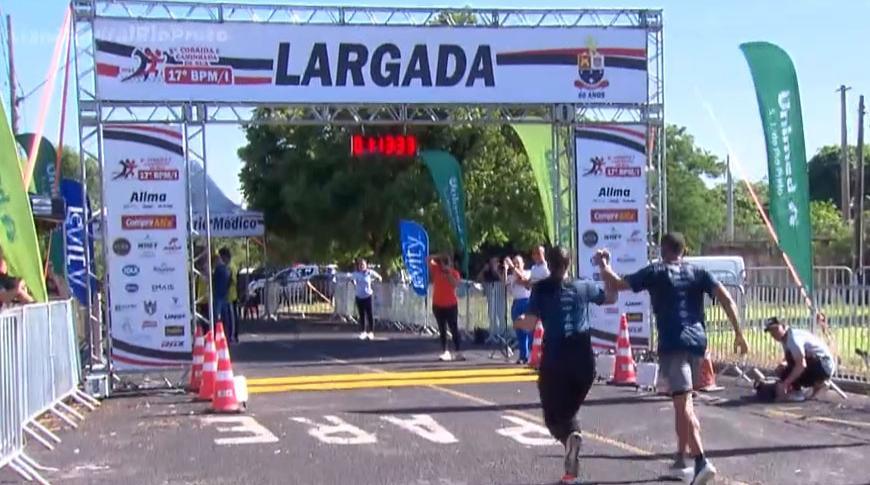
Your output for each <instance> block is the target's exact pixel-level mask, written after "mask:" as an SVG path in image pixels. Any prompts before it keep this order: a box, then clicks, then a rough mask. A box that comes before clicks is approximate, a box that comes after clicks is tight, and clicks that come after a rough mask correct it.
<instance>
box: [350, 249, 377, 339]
mask: <svg viewBox="0 0 870 485" xmlns="http://www.w3.org/2000/svg"><path fill="white" fill-rule="evenodd" d="M352 278H353V284H354V286H355V287H356V309H357V312H358V313H359V326H360V334H359V339H360V340H374V338H375V318H374V312H373V310H372V295H374V290H373V289H372V283H373V282H374V281H383V278H381V275H379V274H378V273H377V272H376V271H375V270H373V269H369V267H368V263H366V260H365V259H362V258H360V259H359V260H357V262H356V272H354V273H353V275H352Z"/></svg>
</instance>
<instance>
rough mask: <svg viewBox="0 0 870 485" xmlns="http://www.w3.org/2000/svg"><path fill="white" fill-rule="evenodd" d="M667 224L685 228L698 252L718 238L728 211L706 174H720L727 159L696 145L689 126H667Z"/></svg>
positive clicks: (712, 176) (689, 239)
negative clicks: (725, 211) (707, 183)
mask: <svg viewBox="0 0 870 485" xmlns="http://www.w3.org/2000/svg"><path fill="white" fill-rule="evenodd" d="M666 135H667V138H666V139H667V178H668V181H667V182H668V194H667V195H668V226H669V227H668V228H669V229H670V230H674V231H679V232H682V233H683V234H684V235H685V236H686V239H687V240H688V243H689V246H690V250H691V251H693V252H697V251H698V250H700V248H701V247H702V246H703V244H704V243H706V242H707V241H709V240H711V239H712V238H718V237H720V236H721V234H722V228H723V227H724V221H725V213H724V211H723V210H721V209H722V207H723V206H722V205H721V204H718V203H717V201H716V198H715V194H714V192H713V190H711V189H709V188H707V186H706V185H705V183H704V178H705V177H708V178H715V177H720V176H721V175H722V174H723V173H724V170H725V165H724V163H723V162H722V161H721V160H719V159H718V158H717V157H716V156H715V155H713V154H711V153H710V152H708V151H707V150H704V149H703V148H700V147H698V146H697V145H695V139H694V137H693V136H692V135H691V134H689V133H688V131H687V130H686V128H683V127H677V126H673V125H670V126H668V127H667V131H666Z"/></svg>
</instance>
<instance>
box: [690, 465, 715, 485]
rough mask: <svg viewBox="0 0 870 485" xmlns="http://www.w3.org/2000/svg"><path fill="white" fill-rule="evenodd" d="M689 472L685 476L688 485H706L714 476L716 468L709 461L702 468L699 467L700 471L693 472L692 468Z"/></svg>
mask: <svg viewBox="0 0 870 485" xmlns="http://www.w3.org/2000/svg"><path fill="white" fill-rule="evenodd" d="M689 470H691V471H690V472H689V473H688V474H686V478H688V479H689V480H688V481H687V482H686V483H688V484H689V485H706V484H707V483H709V482H710V480H712V479H713V478H714V477H715V476H716V473H717V471H716V467H714V466H713V464H712V463H710V462H709V461H708V462H706V463H704V466H703V467H701V469H700V470H697V471H696V470H695V469H694V468H690V469H689Z"/></svg>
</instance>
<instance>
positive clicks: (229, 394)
mask: <svg viewBox="0 0 870 485" xmlns="http://www.w3.org/2000/svg"><path fill="white" fill-rule="evenodd" d="M217 325H218V327H217V328H218V331H217V334H218V338H217V374H216V378H215V387H214V399H212V402H211V409H212V411H214V412H216V413H237V412H239V411H241V406H240V405H239V401H238V399H237V398H236V383H235V378H234V377H233V364H232V362H231V361H230V349H229V346H228V344H227V339H226V336H225V335H224V329H223V324H221V323H218V324H217Z"/></svg>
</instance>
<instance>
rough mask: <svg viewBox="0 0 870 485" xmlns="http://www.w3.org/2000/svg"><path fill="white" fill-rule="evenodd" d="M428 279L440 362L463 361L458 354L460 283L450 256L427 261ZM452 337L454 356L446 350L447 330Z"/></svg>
mask: <svg viewBox="0 0 870 485" xmlns="http://www.w3.org/2000/svg"><path fill="white" fill-rule="evenodd" d="M429 266H430V268H429V269H430V271H429V278H430V279H431V280H432V285H433V286H434V292H433V295H432V313H433V314H434V315H435V321H436V322H437V323H438V333H439V335H440V338H441V355H440V356H439V357H438V358H439V359H440V360H442V361H445V362H447V361H451V360H463V359H462V354H460V353H459V346H460V344H461V341H462V336H461V335H460V334H459V300H458V299H457V298H456V287H457V286H459V283H460V279H461V277H460V275H459V271H456V270H455V269H454V268H453V264H452V261H451V258H450V256H447V255H439V256H435V257H433V258H431V259H430V260H429ZM448 327H449V328H450V333H451V334H452V335H453V349H454V351H455V354H451V353H450V352H449V351H448V350H447V328H448Z"/></svg>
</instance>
